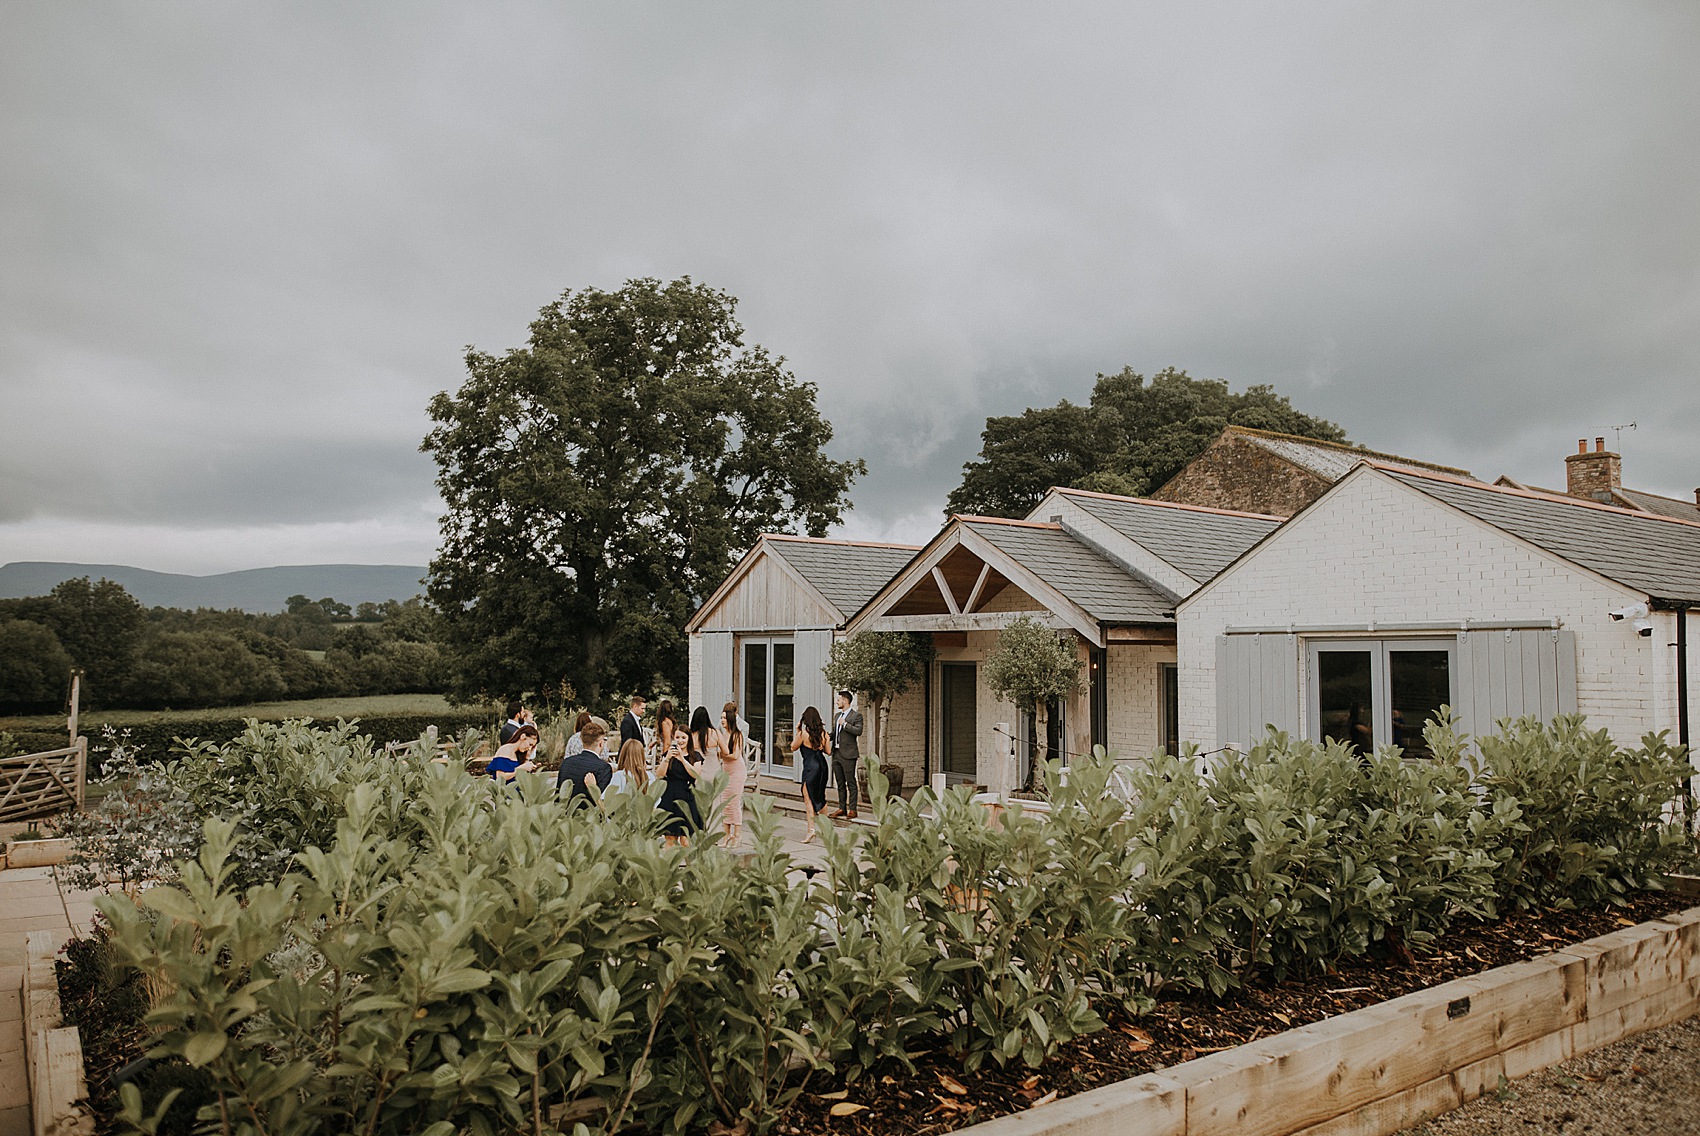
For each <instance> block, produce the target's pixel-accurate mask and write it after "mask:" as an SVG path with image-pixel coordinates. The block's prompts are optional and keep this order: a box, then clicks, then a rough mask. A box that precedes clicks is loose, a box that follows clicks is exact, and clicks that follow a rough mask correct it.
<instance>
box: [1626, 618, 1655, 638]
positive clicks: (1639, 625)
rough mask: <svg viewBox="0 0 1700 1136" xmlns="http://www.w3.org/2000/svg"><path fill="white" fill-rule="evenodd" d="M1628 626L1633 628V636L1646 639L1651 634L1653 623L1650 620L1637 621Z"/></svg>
mask: <svg viewBox="0 0 1700 1136" xmlns="http://www.w3.org/2000/svg"><path fill="white" fill-rule="evenodd" d="M1629 626H1631V627H1633V628H1634V629H1635V634H1637V635H1639V636H1641V637H1642V638H1646V637H1648V636H1650V635H1652V634H1653V621H1652V620H1650V619H1637V620H1636V621H1635V622H1634V623H1631V624H1630V625H1629Z"/></svg>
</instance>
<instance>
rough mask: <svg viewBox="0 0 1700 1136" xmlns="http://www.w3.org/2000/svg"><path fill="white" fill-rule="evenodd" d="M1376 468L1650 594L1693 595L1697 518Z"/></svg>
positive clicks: (1698, 559)
mask: <svg viewBox="0 0 1700 1136" xmlns="http://www.w3.org/2000/svg"><path fill="white" fill-rule="evenodd" d="M1383 472H1385V473H1387V474H1388V476H1390V477H1393V478H1395V479H1397V480H1398V481H1400V482H1403V483H1404V484H1406V485H1409V486H1410V487H1411V488H1413V489H1415V490H1417V491H1418V492H1419V493H1423V494H1426V495H1427V496H1429V497H1433V498H1434V499H1435V500H1437V501H1444V502H1446V503H1447V504H1448V505H1451V506H1453V507H1455V508H1457V509H1461V510H1462V511H1464V512H1466V513H1468V514H1470V515H1471V516H1472V517H1476V518H1478V519H1480V520H1483V521H1486V522H1487V523H1488V524H1490V525H1493V526H1494V527H1495V528H1499V529H1503V530H1505V531H1506V532H1508V533H1511V534H1512V535H1513V536H1518V537H1521V538H1522V539H1524V540H1526V541H1528V542H1529V543H1530V544H1533V545H1536V546H1538V547H1540V548H1544V549H1546V550H1547V551H1548V552H1550V553H1552V554H1553V555H1555V556H1561V557H1563V558H1564V559H1566V560H1568V561H1570V562H1571V563H1573V564H1579V565H1581V566H1582V567H1584V568H1590V569H1592V570H1593V571H1595V572H1598V573H1599V574H1600V575H1602V576H1604V577H1606V578H1607V579H1608V580H1616V581H1617V582H1618V583H1620V584H1623V585H1624V586H1626V587H1629V588H1633V589H1635V590H1636V591H1638V592H1642V593H1644V594H1646V595H1647V596H1648V597H1650V598H1652V599H1655V600H1672V601H1676V602H1679V603H1700V524H1684V523H1682V522H1679V521H1672V520H1666V519H1663V518H1660V517H1657V516H1649V515H1647V514H1645V513H1633V512H1630V511H1629V510H1627V509H1617V508H1611V507H1608V506H1601V505H1594V504H1591V503H1589V502H1585V501H1577V500H1572V499H1568V498H1564V497H1550V496H1546V495H1542V494H1533V493H1520V492H1518V491H1516V490H1514V489H1500V488H1496V487H1492V486H1487V485H1480V484H1465V483H1462V482H1458V481H1453V480H1450V479H1447V478H1440V477H1433V476H1427V477H1425V476H1420V475H1414V474H1410V473H1406V472H1403V471H1401V470H1396V469H1385V468H1384V469H1383Z"/></svg>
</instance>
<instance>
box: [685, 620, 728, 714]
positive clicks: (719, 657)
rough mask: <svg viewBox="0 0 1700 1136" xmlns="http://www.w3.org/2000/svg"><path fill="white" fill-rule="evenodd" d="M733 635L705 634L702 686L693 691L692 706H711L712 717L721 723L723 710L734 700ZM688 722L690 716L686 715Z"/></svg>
mask: <svg viewBox="0 0 1700 1136" xmlns="http://www.w3.org/2000/svg"><path fill="white" fill-rule="evenodd" d="M733 662H734V660H733V657H732V633H731V632H730V631H705V632H703V635H702V686H701V688H700V689H698V690H693V691H691V706H692V707H693V708H694V707H697V706H707V707H709V708H710V709H709V717H710V718H711V719H713V720H715V721H718V720H719V716H720V708H721V707H722V706H724V705H725V704H726V703H728V702H730V701H732V676H733ZM685 717H686V720H689V717H690V713H689V711H687V712H686V715H685Z"/></svg>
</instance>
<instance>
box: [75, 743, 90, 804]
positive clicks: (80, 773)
mask: <svg viewBox="0 0 1700 1136" xmlns="http://www.w3.org/2000/svg"><path fill="white" fill-rule="evenodd" d="M76 746H77V811H78V812H82V811H83V791H84V789H86V788H87V786H88V773H89V740H88V739H87V738H85V737H78V738H77V740H76Z"/></svg>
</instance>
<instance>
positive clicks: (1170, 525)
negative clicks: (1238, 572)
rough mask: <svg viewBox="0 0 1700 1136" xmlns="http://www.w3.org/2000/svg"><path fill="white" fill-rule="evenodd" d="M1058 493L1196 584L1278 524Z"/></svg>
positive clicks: (1131, 499) (1217, 512) (1137, 500)
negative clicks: (1173, 567)
mask: <svg viewBox="0 0 1700 1136" xmlns="http://www.w3.org/2000/svg"><path fill="white" fill-rule="evenodd" d="M1059 492H1061V493H1062V494H1064V495H1065V496H1067V497H1068V499H1069V500H1070V501H1073V502H1074V503H1075V504H1077V505H1079V506H1080V507H1081V508H1082V509H1085V510H1086V511H1087V512H1088V513H1091V514H1092V515H1093V516H1094V517H1096V518H1098V519H1099V520H1100V521H1103V522H1104V523H1105V524H1106V525H1109V526H1110V527H1111V528H1113V529H1115V530H1116V531H1117V532H1119V533H1121V534H1122V535H1123V536H1125V537H1127V538H1128V539H1129V540H1131V541H1133V542H1135V543H1136V544H1139V545H1140V546H1142V547H1144V548H1146V549H1149V550H1150V551H1151V553H1152V554H1153V555H1155V556H1158V557H1160V558H1161V559H1163V560H1165V561H1167V562H1168V563H1170V564H1172V565H1174V566H1175V567H1176V568H1177V569H1179V570H1180V571H1181V572H1183V573H1185V574H1186V575H1187V576H1189V577H1191V578H1192V579H1194V580H1196V581H1198V582H1199V583H1201V584H1202V583H1204V582H1205V581H1206V580H1209V579H1210V578H1211V577H1213V576H1215V575H1216V573H1218V572H1220V571H1221V570H1222V569H1224V568H1226V567H1227V566H1228V565H1229V564H1231V563H1232V562H1233V561H1234V560H1235V559H1236V558H1238V556H1239V555H1240V553H1242V552H1244V551H1245V550H1246V549H1248V548H1250V547H1251V546H1252V545H1254V544H1256V543H1257V542H1258V541H1260V540H1262V539H1263V538H1264V537H1265V536H1267V535H1269V533H1270V532H1271V531H1273V530H1274V529H1276V528H1277V527H1279V526H1280V524H1281V518H1280V517H1262V516H1258V515H1256V514H1253V513H1230V512H1226V511H1223V510H1216V509H1193V508H1184V507H1181V506H1177V505H1169V504H1164V503H1162V502H1156V501H1145V500H1141V499H1140V498H1137V497H1111V496H1108V495H1105V494H1099V493H1083V492H1080V491H1078V490H1068V489H1062V490H1059Z"/></svg>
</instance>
